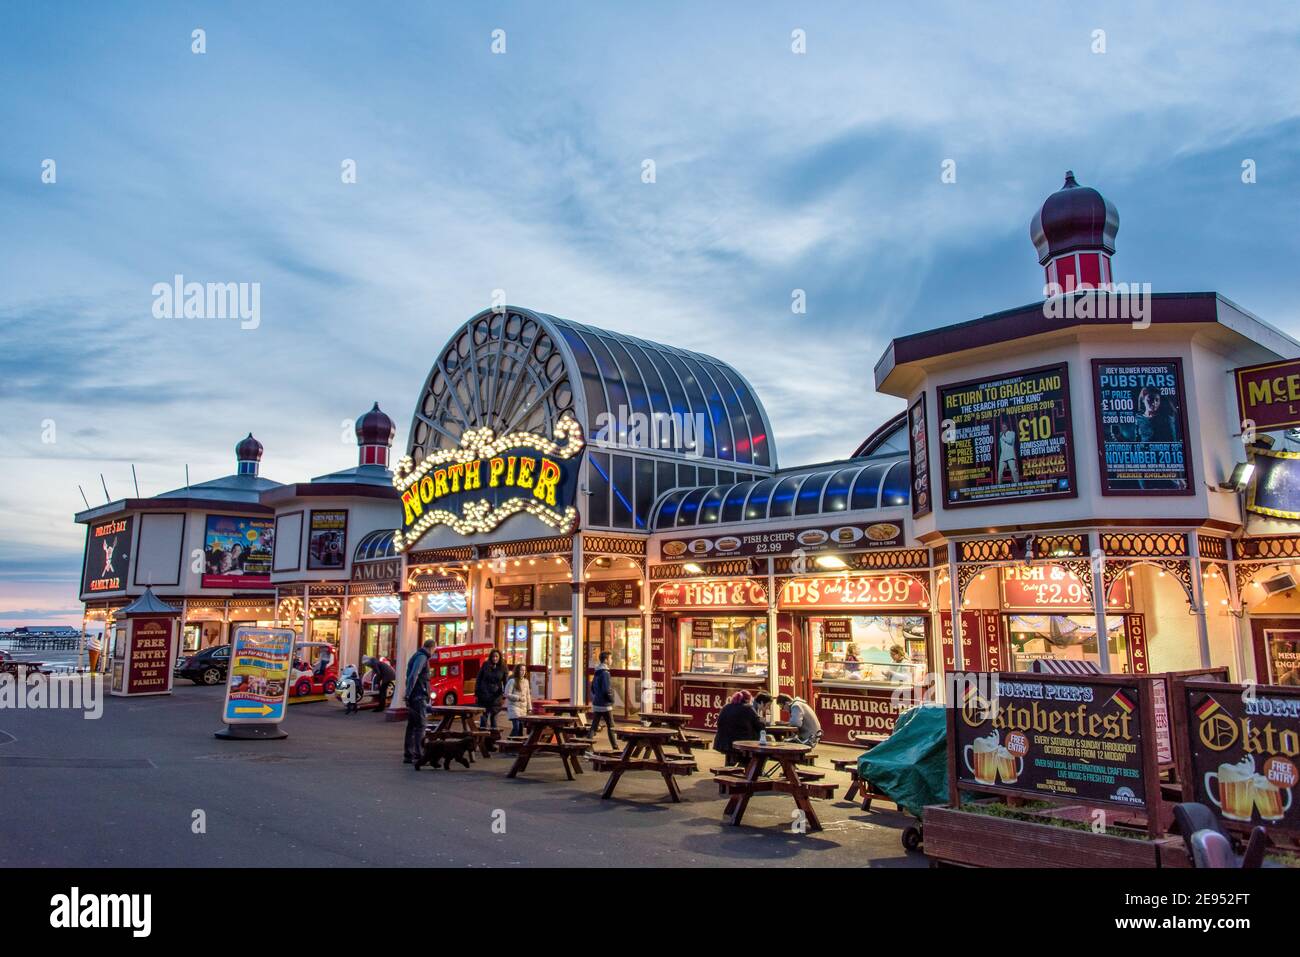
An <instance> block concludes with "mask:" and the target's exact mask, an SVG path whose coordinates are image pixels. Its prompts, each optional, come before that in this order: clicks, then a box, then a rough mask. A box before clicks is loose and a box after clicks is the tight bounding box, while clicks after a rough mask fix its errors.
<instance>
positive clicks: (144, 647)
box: [109, 588, 180, 696]
mask: <svg viewBox="0 0 1300 957" xmlns="http://www.w3.org/2000/svg"><path fill="white" fill-rule="evenodd" d="M179 631H180V610H179V609H177V608H173V607H172V606H171V605H169V604H167V602H165V601H162V600H161V599H160V598H158V596H156V595H155V594H154V593H153V591H152V590H151V589H148V588H146V589H145V592H144V594H143V595H141V596H140V597H139V598H137V599H136V600H135V601H133V602H132V603H131V604H129V605H127V606H126V607H125V608H123V609H122V610H121V611H119V612H118V613H117V616H116V620H115V621H114V624H113V639H112V643H111V645H112V647H111V654H112V684H111V685H110V687H109V692H110V693H111V694H114V695H121V696H128V695H151V694H171V691H172V664H173V662H174V661H175V660H176V649H177V643H178V638H179Z"/></svg>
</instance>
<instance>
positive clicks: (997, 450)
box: [938, 365, 1078, 508]
mask: <svg viewBox="0 0 1300 957" xmlns="http://www.w3.org/2000/svg"><path fill="white" fill-rule="evenodd" d="M938 394H939V421H940V431H941V433H942V434H943V436H944V441H943V442H942V446H943V495H944V506H945V507H946V508H956V507H959V506H963V505H988V504H995V503H998V502H1010V501H1028V500H1032V499H1041V498H1073V497H1074V496H1075V495H1077V494H1078V492H1077V490H1076V488H1075V485H1074V448H1073V439H1072V436H1071V431H1070V383H1069V378H1068V376H1067V373H1066V368H1065V366H1064V365H1058V366H1045V367H1043V368H1040V369H1030V370H1028V371H1025V372H1017V373H1014V374H1010V375H1005V376H999V377H997V378H990V379H972V380H970V381H969V382H958V383H954V384H952V385H946V386H940V387H939V389H938Z"/></svg>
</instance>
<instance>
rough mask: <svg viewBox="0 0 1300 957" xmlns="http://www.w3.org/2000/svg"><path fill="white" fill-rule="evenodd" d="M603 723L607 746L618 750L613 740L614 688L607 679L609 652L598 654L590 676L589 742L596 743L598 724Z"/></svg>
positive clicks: (616, 743)
mask: <svg viewBox="0 0 1300 957" xmlns="http://www.w3.org/2000/svg"><path fill="white" fill-rule="evenodd" d="M602 721H603V722H605V731H606V733H607V734H608V735H609V746H610V747H611V748H613V749H614V750H615V751H617V750H618V742H616V741H615V740H614V687H613V683H612V682H611V681H610V679H609V652H608V651H602V652H601V653H600V661H599V662H597V664H596V670H595V672H594V673H593V674H592V676H591V740H592V743H593V744H594V743H595V741H596V732H597V731H599V730H600V723H601V722H602Z"/></svg>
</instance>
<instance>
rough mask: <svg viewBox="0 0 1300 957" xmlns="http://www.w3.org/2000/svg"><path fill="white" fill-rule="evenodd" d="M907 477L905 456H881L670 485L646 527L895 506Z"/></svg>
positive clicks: (902, 498)
mask: <svg viewBox="0 0 1300 957" xmlns="http://www.w3.org/2000/svg"><path fill="white" fill-rule="evenodd" d="M909 481H910V479H909V475H908V467H907V458H906V457H903V458H898V457H896V456H889V457H883V456H882V457H879V458H872V459H850V460H848V461H845V462H830V463H827V464H824V465H814V466H810V467H809V468H806V469H799V470H797V471H788V472H778V473H776V474H775V475H771V476H768V477H766V478H763V479H760V480H758V481H753V482H739V483H737V484H733V485H715V486H712V487H707V488H704V487H701V488H682V489H675V490H673V491H671V492H668V493H667V494H666V495H663V496H661V497H660V499H659V501H658V503H657V504H656V505H655V509H654V511H653V512H652V513H651V516H652V517H651V523H650V527H651V528H652V529H654V530H655V531H665V530H671V529H674V528H686V527H699V526H701V525H704V526H711V525H728V524H732V523H735V522H757V521H764V520H767V519H778V520H781V519H798V518H801V517H803V516H812V515H834V514H835V513H837V512H849V511H866V510H870V509H880V508H897V507H900V506H904V505H907V503H908V501H909V495H908V493H909V489H908V483H909Z"/></svg>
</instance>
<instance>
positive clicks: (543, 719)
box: [499, 714, 589, 781]
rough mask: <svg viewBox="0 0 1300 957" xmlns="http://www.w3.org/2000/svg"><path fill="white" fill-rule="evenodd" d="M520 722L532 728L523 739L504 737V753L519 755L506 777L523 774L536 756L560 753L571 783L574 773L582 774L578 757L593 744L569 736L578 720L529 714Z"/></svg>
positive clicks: (560, 716) (567, 716) (554, 715)
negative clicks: (571, 738)
mask: <svg viewBox="0 0 1300 957" xmlns="http://www.w3.org/2000/svg"><path fill="white" fill-rule="evenodd" d="M519 721H520V723H521V724H523V726H524V727H525V728H527V729H528V734H527V735H526V736H525V737H524V738H523V739H522V740H521V739H519V738H504V739H502V741H501V743H500V745H499V747H500V748H501V750H502V751H507V752H515V753H517V755H518V756H517V757H516V758H515V763H514V764H513V765H511V767H510V773H509V774H507V775H506V777H510V778H513V777H518V776H519V775H520V774H522V773H523V771H524V770H525V769H526V768H527V767H528V762H529V761H530V760H531V759H532V757H533V755H534V754H558V755H559V756H560V763H561V764H562V765H563V766H564V776H565V777H566V778H568V779H569V780H570V781H572V780H573V775H574V772H577V773H578V774H582V765H581V764H580V763H579V761H578V755H580V754H582V753H583V752H584V751H586V750H587V749H588V747H589V744H588V742H586V741H571V740H569V738H568V737H567V735H566V734H565V732H566V731H570V730H572V729H573V727H574V726H575V725H576V724H577V721H578V719H577V718H573V717H570V716H569V715H560V714H527V715H524V716H523V717H522V718H520V719H519ZM547 738H549V739H550V740H546V739H547Z"/></svg>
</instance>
